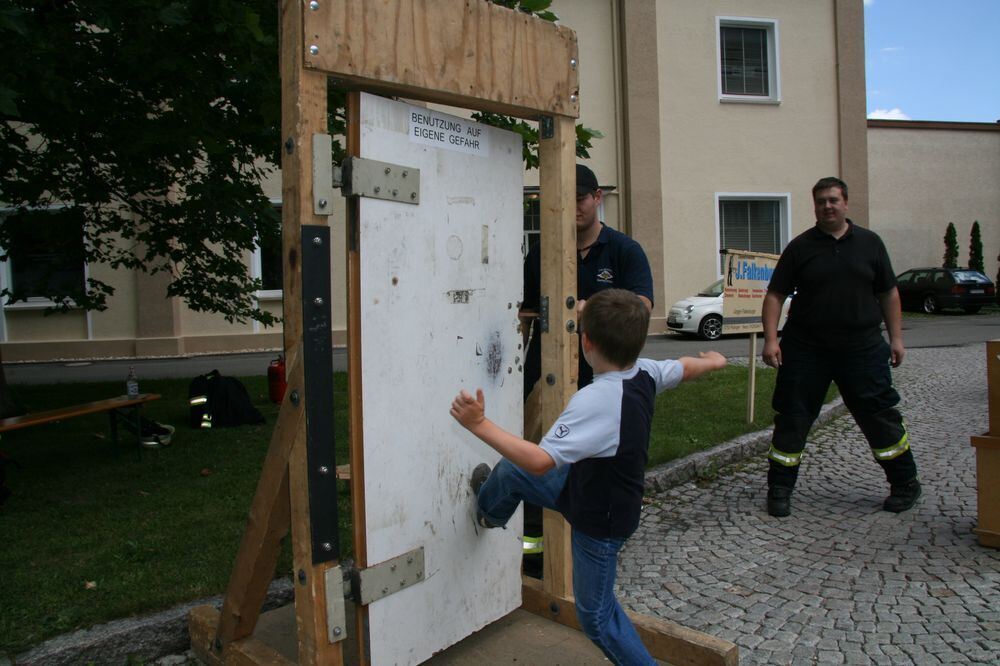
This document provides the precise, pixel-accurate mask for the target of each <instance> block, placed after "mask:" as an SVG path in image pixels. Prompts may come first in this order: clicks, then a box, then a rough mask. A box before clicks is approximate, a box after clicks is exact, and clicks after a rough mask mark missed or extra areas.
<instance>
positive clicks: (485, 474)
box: [469, 463, 498, 530]
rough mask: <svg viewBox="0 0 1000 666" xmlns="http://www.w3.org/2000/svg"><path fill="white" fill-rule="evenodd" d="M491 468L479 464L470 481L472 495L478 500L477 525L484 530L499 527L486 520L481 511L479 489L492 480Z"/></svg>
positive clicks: (484, 464)
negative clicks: (489, 479) (488, 480)
mask: <svg viewBox="0 0 1000 666" xmlns="http://www.w3.org/2000/svg"><path fill="white" fill-rule="evenodd" d="M491 471H492V470H491V469H490V466H489V465H487V464H486V463H479V464H478V465H476V468H475V469H474V470H472V478H470V479H469V485H470V486H471V487H472V495H473V496H474V497H475V498H476V524H477V525H479V526H480V527H482V528H484V529H488V530H489V529H493V528H494V527H498V525H494V524H493V523H491V522H490V521H488V520H486V516H484V515H483V514H482V512H481V511H480V510H479V499H478V498H479V489H480V488H482V487H483V484H484V483H486V479H488V478H490V472H491Z"/></svg>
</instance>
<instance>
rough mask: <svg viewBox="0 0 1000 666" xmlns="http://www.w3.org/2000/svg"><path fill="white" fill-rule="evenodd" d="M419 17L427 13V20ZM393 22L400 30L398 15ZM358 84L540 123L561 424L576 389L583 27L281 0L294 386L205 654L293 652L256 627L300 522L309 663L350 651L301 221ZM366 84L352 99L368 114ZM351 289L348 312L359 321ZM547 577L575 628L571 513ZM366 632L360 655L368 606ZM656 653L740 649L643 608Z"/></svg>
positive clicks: (485, 5)
mask: <svg viewBox="0 0 1000 666" xmlns="http://www.w3.org/2000/svg"><path fill="white" fill-rule="evenodd" d="M415 17H419V20H417V18H415ZM387 26H388V27H389V28H390V29H387ZM328 75H330V76H335V77H337V78H338V79H339V80H340V81H342V82H343V83H344V84H346V85H349V86H353V87H354V88H355V89H364V90H369V91H371V92H379V93H382V94H388V95H396V96H401V97H406V98H409V99H414V100H423V101H427V102H434V103H440V104H450V105H453V106H460V107H465V108H468V109H473V110H480V111H491V112H494V113H501V114H507V115H512V116H516V117H520V118H528V119H538V118H539V117H541V118H542V121H541V133H540V134H541V137H542V138H541V142H540V148H539V157H540V167H539V168H540V176H539V178H540V183H541V192H542V219H541V224H542V235H543V238H544V244H543V256H542V296H544V297H547V298H548V299H549V317H548V325H549V329H548V331H547V332H545V333H542V335H543V339H542V343H543V344H542V381H540V382H539V384H540V386H541V387H542V389H543V390H542V395H541V399H540V401H541V411H542V414H543V424H548V423H552V422H553V421H554V419H555V418H556V417H557V416H558V414H559V413H560V412H561V410H562V409H563V407H564V406H565V404H566V402H567V400H568V399H569V397H570V396H571V395H572V393H573V392H574V391H575V390H576V367H577V366H576V364H577V358H576V355H577V339H576V303H575V293H576V238H575V223H574V218H575V193H576V182H575V179H576V171H575V164H574V162H575V140H576V136H575V126H574V119H575V118H576V117H578V115H579V101H578V99H577V94H578V91H579V84H578V73H577V44H576V35H575V33H573V31H572V30H569V29H568V28H566V27H564V26H559V25H556V24H553V23H549V22H547V21H543V20H540V19H537V18H534V17H529V16H527V15H525V14H524V13H522V12H515V11H513V10H509V9H506V8H503V7H500V6H498V5H496V4H493V3H490V2H487V1H486V0H435V2H433V3H418V2H416V1H415V0H384V1H383V2H379V3H372V2H366V1H365V0H339V1H338V2H328V1H320V2H310V3H308V4H307V3H304V2H302V1H301V0H284V1H283V2H281V78H282V144H283V155H282V175H283V188H282V192H283V197H284V207H283V242H284V245H283V254H284V271H285V273H284V285H283V286H284V308H285V309H284V326H285V353H286V358H287V363H288V365H287V368H288V376H289V389H288V390H289V392H291V391H292V390H297V391H298V393H299V402H298V404H294V403H293V402H292V401H290V400H286V401H285V404H283V405H282V408H281V412H280V414H279V417H278V425H277V427H276V429H275V431H274V434H273V437H272V439H271V445H270V448H269V450H268V454H267V458H266V460H265V464H264V469H263V472H262V473H261V478H260V482H259V483H258V487H257V492H256V494H255V496H254V500H253V505H252V508H251V511H250V517H249V520H248V523H247V528H246V531H245V532H244V535H243V540H242V541H241V544H240V549H239V553H238V555H237V559H236V563H235V565H234V569H233V573H232V575H231V578H230V584H229V587H228V589H227V591H226V598H225V600H224V603H223V608H222V612H221V613H220V612H219V611H217V610H215V609H214V608H213V607H211V606H201V607H198V608H196V609H194V610H193V611H192V612H191V614H190V616H189V618H190V632H191V638H192V647H193V648H194V650H195V653H196V654H197V655H198V657H199V658H200V659H202V660H203V661H205V662H207V663H209V664H213V665H216V664H223V663H226V664H272V665H277V664H289V663H291V662H289V661H288V660H287V659H286V658H285V657H283V656H282V655H281V654H279V653H278V652H277V651H276V650H275V649H274V648H272V647H270V646H268V645H266V644H264V643H263V642H262V641H259V640H257V639H255V638H254V637H253V636H252V635H251V633H252V632H253V629H254V626H255V625H256V622H257V618H258V616H259V614H260V607H261V604H262V602H263V599H264V596H265V592H266V588H267V585H268V583H269V582H270V580H271V577H272V576H273V574H274V568H275V563H276V562H277V556H278V552H279V549H280V542H281V539H282V537H283V536H284V535H285V534H286V533H287V532H288V530H289V527H290V528H291V533H292V546H293V553H294V559H295V570H296V592H295V619H296V624H297V641H298V655H297V656H298V663H299V664H303V665H306V664H308V665H312V664H334V665H336V664H340V663H343V655H342V650H341V648H340V643H334V644H331V643H329V642H328V637H327V634H326V613H327V599H326V596H325V588H324V585H323V582H324V575H325V574H326V572H328V571H329V570H330V568H331V567H333V566H334V565H333V564H332V563H327V564H321V565H313V564H312V553H311V542H312V540H311V525H310V516H309V510H308V506H309V483H308V475H307V474H306V455H305V439H306V435H305V418H304V409H303V408H304V405H305V402H306V401H307V400H310V399H313V400H326V399H328V398H330V397H331V396H307V395H306V394H305V390H304V385H303V376H304V371H303V359H302V353H301V350H302V347H303V342H302V333H303V319H302V303H301V294H302V276H301V266H300V264H299V261H300V257H301V236H300V232H301V225H302V224H312V225H324V224H326V223H327V219H326V218H325V217H323V216H316V215H314V214H313V212H312V193H313V183H312V166H313V165H312V159H313V156H312V143H311V140H312V135H313V134H314V133H325V132H326V115H327V108H326V99H327V97H326V96H327V89H326V84H327V76H328ZM357 107H358V96H357V95H356V94H352V95H351V96H350V98H349V101H348V118H349V122H351V119H352V118H354V119H356V118H357ZM358 137H359V134H358V128H357V127H356V126H351V127H350V128H349V132H348V152H350V153H351V154H357V152H358V148H359V146H358V143H357V141H358ZM354 222H356V218H355V208H354V207H353V204H351V203H349V204H348V225H347V234H348V257H347V264H348V291H349V293H351V294H356V293H357V285H358V280H359V277H360V273H359V263H358V258H359V257H358V242H359V240H360V239H359V238H358V236H357V232H356V226H355V225H354ZM359 315H360V304H359V303H358V302H357V300H356V299H353V300H351V299H349V302H348V317H349V322H350V321H354V322H357V321H359V319H360V316H359ZM362 333H363V332H362V331H361V330H360V327H359V326H358V325H357V324H355V325H354V326H353V327H351V326H350V324H349V333H348V341H349V345H350V346H351V350H350V354H349V359H350V365H349V379H348V381H349V385H350V394H351V398H350V418H351V421H352V424H351V425H352V427H351V432H352V436H351V437H352V439H351V455H352V461H351V463H352V467H353V469H352V471H351V475H350V476H351V483H352V486H351V488H352V504H353V516H354V523H355V525H356V526H357V525H361V524H362V523H363V518H364V506H365V501H366V498H365V496H364V493H363V479H364V474H363V471H364V470H363V465H364V456H363V446H362V441H361V433H362V428H361V423H360V419H361V417H362V412H361V405H360V402H359V401H360V386H361V375H362V369H361V367H360V361H359V358H360V357H359V351H358V350H359V348H360V340H361V336H362ZM355 538H356V543H355V554H356V557H357V565H358V566H359V567H361V568H364V567H366V566H367V562H366V559H365V552H366V547H365V543H364V535H363V532H357V533H356V535H355ZM545 552H546V558H545V582H544V583H538V582H537V581H533V580H530V579H526V581H525V583H524V587H523V598H524V604H523V607H524V608H525V609H527V610H530V611H532V612H535V613H537V614H539V615H544V616H546V617H549V618H551V619H553V620H556V621H558V622H562V623H564V624H568V625H570V626H573V625H574V623H575V612H574V608H573V602H572V567H571V563H570V556H569V528H568V526H567V525H566V523H565V522H564V521H562V519H561V517H559V516H555V515H553V514H549V515H547V516H546V518H545ZM356 616H357V627H356V629H355V631H356V632H357V634H358V637H359V661H360V662H361V663H365V661H366V659H365V657H364V654H365V649H364V641H365V640H366V637H365V629H364V618H365V609H364V608H361V609H359V612H358V613H357V614H356ZM632 619H633V622H635V624H636V627H637V629H638V631H639V633H640V635H641V636H642V639H643V641H644V642H645V643H646V645H647V647H648V648H649V650H650V652H651V653H652V654H653V656H655V657H657V658H659V659H664V660H668V661H670V662H671V663H677V664H720V665H723V664H724V665H732V664H736V663H737V662H738V651H737V648H736V646H735V645H733V644H732V643H729V642H728V641H723V640H721V639H716V638H713V637H710V636H706V635H705V634H702V633H700V632H695V631H692V630H689V629H685V628H683V627H679V626H677V625H673V624H671V623H668V622H663V621H659V620H653V619H651V618H645V617H643V616H640V615H634V614H633V615H632Z"/></svg>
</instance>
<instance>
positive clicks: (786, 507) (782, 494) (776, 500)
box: [767, 486, 792, 518]
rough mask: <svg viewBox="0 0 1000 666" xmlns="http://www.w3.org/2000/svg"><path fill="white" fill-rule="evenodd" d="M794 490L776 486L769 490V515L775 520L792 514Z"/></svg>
mask: <svg viewBox="0 0 1000 666" xmlns="http://www.w3.org/2000/svg"><path fill="white" fill-rule="evenodd" d="M791 498H792V489H791V488H782V487H780V486H775V487H773V488H768V489H767V513H768V515H771V516H774V517H775V518H784V517H786V516H789V515H791V513H792V503H791Z"/></svg>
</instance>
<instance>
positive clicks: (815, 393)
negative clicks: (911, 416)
mask: <svg viewBox="0 0 1000 666" xmlns="http://www.w3.org/2000/svg"><path fill="white" fill-rule="evenodd" d="M889 359H890V352H889V345H888V344H887V343H886V342H885V340H883V339H882V338H881V337H879V338H878V340H877V342H873V343H872V344H871V345H870V346H867V347H865V348H863V349H853V350H842V349H828V348H818V347H816V346H813V345H808V344H804V343H802V342H801V341H797V340H795V339H793V338H786V339H783V340H782V341H781V367H780V368H778V378H777V382H776V384H775V387H774V396H773V398H772V400H771V404H772V406H773V407H774V411H775V412H776V414H775V417H774V435H773V437H772V440H771V448H770V451H769V452H768V458H769V460H770V467H769V469H768V473H767V483H768V486H769V487H774V486H777V487H785V488H793V487H794V486H795V481H796V479H797V478H798V473H799V462H800V461H801V458H802V451H803V449H804V448H805V445H806V436H807V435H808V434H809V429H810V428H811V427H812V424H813V422H814V421H815V420H816V417H817V416H818V415H819V411H820V408H821V407H822V406H823V399H824V398H825V397H826V392H827V390H828V389H829V387H830V382H833V383H835V384H836V385H837V388H838V389H839V390H840V395H841V397H843V399H844V405H845V406H846V407H847V409H848V410H849V411H850V412H851V416H853V417H854V420H855V422H856V423H857V424H858V427H859V428H860V429H861V432H862V433H864V436H865V439H867V440H868V445H869V446H870V447H871V451H872V455H873V457H874V458H875V461H876V462H878V464H879V465H881V466H882V469H883V470H884V471H885V476H886V479H887V480H888V481H889V483H890V484H891V485H903V484H905V483H908V482H909V481H912V480H913V479H915V478H916V477H917V466H916V462H915V461H914V459H913V453H912V452H911V451H910V443H909V436H908V434H907V432H906V426H905V425H904V424H903V417H902V415H901V414H900V413H899V410H897V409H896V405H897V404H898V403H899V394H898V393H896V389H895V388H893V386H892V373H891V371H890V367H889Z"/></svg>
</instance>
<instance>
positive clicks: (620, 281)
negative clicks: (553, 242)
mask: <svg viewBox="0 0 1000 666" xmlns="http://www.w3.org/2000/svg"><path fill="white" fill-rule="evenodd" d="M603 196H604V194H603V192H602V191H601V186H600V185H598V184H597V176H595V175H594V172H593V171H591V170H590V169H588V168H587V167H585V166H584V165H582V164H577V165H576V252H577V254H576V260H577V264H576V298H577V301H578V302H579V304H578V306H577V307H578V309H582V308H583V307H584V305H585V304H586V300H587V299H588V298H590V297H591V296H593V295H594V294H596V293H597V292H599V291H601V290H603V289H610V288H612V287H614V288H617V289H628V290H629V291H631V292H633V293H634V294H636V295H637V296H639V298H640V299H642V302H643V303H645V304H646V307H648V308H649V309H650V310H652V308H653V274H652V272H651V271H650V270H649V260H648V259H646V253H645V252H643V251H642V247H640V246H639V244H638V243H636V242H635V241H634V240H632V239H631V238H629V237H628V236H626V235H625V234H623V233H621V232H620V231H615V230H614V229H611V228H608V227H606V226H605V225H604V223H603V222H601V221H600V219H598V217H597V211H598V209H599V208H600V206H601V201H602V199H603ZM540 292H541V252H540V250H539V247H538V243H535V244H534V245H532V246H531V249H530V250H528V256H527V257H525V259H524V301H523V302H522V304H521V309H522V311H531V312H537V311H538V304H539V301H540V300H541V298H540ZM539 338H540V336H539V335H537V334H536V335H534V336H532V339H531V342H530V344H529V345H528V350H527V352H526V354H525V362H524V395H525V397H527V396H528V394H529V393H531V389H532V387H534V385H535V382H537V381H538V378H539V377H540V376H541V373H542V348H541V344H540V340H539ZM579 368H580V374H579V377H578V383H577V386H578V388H583V387H584V386H586V385H587V384H589V383H590V382H591V381H592V380H593V378H594V371H593V370H592V369H591V368H590V366H589V365H588V364H587V361H586V360H584V358H583V354H582V353H581V354H580V366H579Z"/></svg>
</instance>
